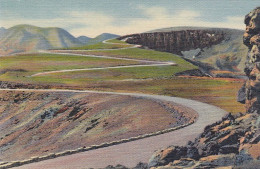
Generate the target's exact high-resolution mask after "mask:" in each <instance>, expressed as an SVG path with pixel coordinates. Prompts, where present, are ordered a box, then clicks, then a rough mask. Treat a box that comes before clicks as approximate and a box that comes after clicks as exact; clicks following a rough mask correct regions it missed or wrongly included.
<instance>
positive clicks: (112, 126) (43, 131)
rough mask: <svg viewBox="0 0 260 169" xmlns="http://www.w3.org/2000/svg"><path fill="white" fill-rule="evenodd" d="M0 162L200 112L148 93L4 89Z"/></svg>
mask: <svg viewBox="0 0 260 169" xmlns="http://www.w3.org/2000/svg"><path fill="white" fill-rule="evenodd" d="M0 98H1V99H0V111H1V114H0V130H1V133H0V149H1V154H0V161H1V160H2V161H13V160H22V159H27V158H30V157H32V156H39V155H45V154H50V153H57V152H61V151H64V150H68V149H77V148H79V147H83V146H89V145H93V144H101V143H103V142H110V141H114V140H119V139H124V138H129V137H134V136H138V135H142V134H146V133H151V132H155V131H159V130H163V129H167V128H171V127H175V126H180V125H182V124H186V123H188V122H190V121H192V120H194V119H195V118H196V113H194V111H193V110H191V109H189V108H184V107H182V106H180V105H177V104H172V103H169V102H166V101H165V102H163V101H158V100H152V99H144V98H142V97H132V96H118V95H109V94H86V93H74V92H52V93H50V92H20V91H15V92H14V91H1V92H0Z"/></svg>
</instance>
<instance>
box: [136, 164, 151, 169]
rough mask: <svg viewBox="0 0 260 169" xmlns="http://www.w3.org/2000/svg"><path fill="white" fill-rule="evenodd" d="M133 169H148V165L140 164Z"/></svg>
mask: <svg viewBox="0 0 260 169" xmlns="http://www.w3.org/2000/svg"><path fill="white" fill-rule="evenodd" d="M133 169H148V164H147V163H141V162H140V163H138V164H137V165H136V166H135V167H134V168H133Z"/></svg>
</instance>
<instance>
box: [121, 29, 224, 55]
mask: <svg viewBox="0 0 260 169" xmlns="http://www.w3.org/2000/svg"><path fill="white" fill-rule="evenodd" d="M224 37H225V35H224V33H223V32H222V31H212V30H183V31H171V32H155V33H141V34H133V35H126V36H122V37H120V38H119V39H120V40H121V39H126V42H127V43H131V44H140V45H143V46H146V47H148V48H151V49H156V50H159V51H165V52H171V53H175V54H179V55H182V54H181V51H187V50H191V49H197V48H205V47H210V46H212V45H215V44H218V43H220V42H221V41H222V40H224Z"/></svg>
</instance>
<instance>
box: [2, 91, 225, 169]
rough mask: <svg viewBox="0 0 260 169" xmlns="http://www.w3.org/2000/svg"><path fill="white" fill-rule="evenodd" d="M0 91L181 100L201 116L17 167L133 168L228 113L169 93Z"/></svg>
mask: <svg viewBox="0 0 260 169" xmlns="http://www.w3.org/2000/svg"><path fill="white" fill-rule="evenodd" d="M0 91H39V92H78V93H100V94H116V95H127V96H133V97H144V98H150V99H159V100H165V101H170V102H174V103H178V104H181V105H184V106H186V107H189V108H192V109H193V110H195V111H196V112H197V113H198V115H199V117H198V119H197V122H195V123H194V124H192V125H189V126H187V127H185V128H182V129H179V130H176V131H173V132H169V133H166V134H162V135H157V136H153V137H149V138H145V139H141V140H136V141H132V142H128V143H122V144H119V145H114V146H110V147H105V148H100V149H97V150H91V151H87V152H82V153H77V154H73V155H68V156H63V157H58V158H54V159H50V160H46V161H41V162H37V163H32V164H27V165H24V166H20V167H17V168H19V169H46V168H48V169H49V168H51V169H71V168H73V169H74V168H75V169H77V168H100V167H106V166H107V165H117V164H122V165H125V166H128V167H134V166H135V165H136V164H137V163H138V162H140V161H142V162H148V160H149V158H150V157H151V155H152V153H153V152H154V150H157V149H159V148H163V147H167V146H169V145H185V144H186V142H187V141H188V140H192V139H194V138H195V137H196V136H197V135H198V134H200V133H201V132H202V131H203V129H204V127H205V126H207V125H209V124H212V123H214V122H216V121H217V120H220V119H221V117H222V116H224V115H225V114H226V113H227V112H226V111H224V110H222V109H220V108H218V107H215V106H212V105H209V104H206V103H201V102H198V101H194V100H189V99H183V98H177V97H170V96H159V95H148V94H139V93H117V92H102V91H91V90H83V91H78V90H62V89H0Z"/></svg>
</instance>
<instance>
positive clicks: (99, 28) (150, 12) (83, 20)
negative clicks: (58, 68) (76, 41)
mask: <svg viewBox="0 0 260 169" xmlns="http://www.w3.org/2000/svg"><path fill="white" fill-rule="evenodd" d="M137 10H141V11H142V13H143V17H140V18H131V19H128V20H127V21H128V22H127V23H126V24H125V25H122V24H120V25H119V24H118V23H117V18H114V17H112V16H108V15H106V14H104V13H102V12H96V11H85V12H79V11H69V12H64V13H63V15H64V16H63V17H62V18H53V19H26V20H24V19H21V18H17V19H14V20H10V19H8V20H0V25H3V26H4V27H10V26H14V25H17V24H32V25H36V26H42V27H48V26H57V27H61V28H65V29H68V30H69V32H70V33H72V34H73V35H75V36H79V35H87V36H91V37H94V36H96V35H99V34H101V33H104V32H109V33H115V34H120V35H124V34H131V33H139V32H145V31H149V30H153V29H159V28H164V27H174V26H205V27H227V28H237V29H244V24H243V17H240V16H232V17H231V16H227V17H226V19H225V20H224V21H223V22H209V21H205V20H203V15H202V14H201V13H200V11H192V10H178V11H175V13H173V14H171V13H169V12H168V11H167V10H166V9H165V8H162V7H158V6H155V7H151V8H145V7H142V6H141V7H139V8H137ZM121 19H122V18H121ZM126 19H127V18H126ZM126 19H125V20H126ZM115 23H117V25H115ZM77 25H80V26H78V27H77ZM118 25H119V26H118Z"/></svg>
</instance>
